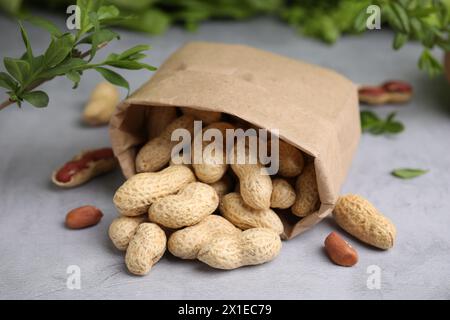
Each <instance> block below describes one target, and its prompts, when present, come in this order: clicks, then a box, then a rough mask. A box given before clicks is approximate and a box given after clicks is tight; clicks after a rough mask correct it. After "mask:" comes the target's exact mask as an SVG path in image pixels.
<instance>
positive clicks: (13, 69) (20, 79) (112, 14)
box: [0, 0, 156, 110]
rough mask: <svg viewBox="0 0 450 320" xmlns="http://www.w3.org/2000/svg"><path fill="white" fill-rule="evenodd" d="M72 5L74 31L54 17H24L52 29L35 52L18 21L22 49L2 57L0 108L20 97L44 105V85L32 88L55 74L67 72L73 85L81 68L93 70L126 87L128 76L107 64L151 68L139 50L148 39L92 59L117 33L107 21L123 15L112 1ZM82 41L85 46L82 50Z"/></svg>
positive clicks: (80, 0)
mask: <svg viewBox="0 0 450 320" xmlns="http://www.w3.org/2000/svg"><path fill="white" fill-rule="evenodd" d="M77 5H78V7H79V8H80V28H79V29H78V30H77V31H76V32H75V33H70V32H66V33H63V32H61V31H60V30H59V29H58V27H57V26H55V25H54V24H53V23H51V22H50V21H46V20H44V19H40V18H36V17H29V18H28V19H27V20H28V21H29V22H31V23H33V24H35V25H37V26H39V27H42V28H44V29H46V30H47V31H48V32H49V33H50V35H51V42H50V44H49V46H48V48H47V49H46V50H45V52H44V53H43V54H41V55H37V56H36V55H34V53H33V50H32V47H31V44H30V41H29V39H28V34H27V32H26V30H25V28H24V26H23V24H22V22H21V21H19V27H20V32H21V35H22V40H23V42H24V45H25V53H24V54H22V56H21V57H20V58H11V57H5V58H4V59H3V64H4V66H5V71H6V72H0V87H3V88H5V89H7V92H6V93H7V94H8V95H9V98H8V99H7V100H6V101H4V102H3V103H1V104H0V110H2V109H4V108H6V107H7V106H9V105H12V104H14V103H16V104H17V105H18V106H19V107H20V106H21V104H22V102H23V101H27V102H28V103H30V104H32V105H33V106H35V107H38V108H41V107H46V106H47V105H48V101H49V98H48V95H47V94H46V93H45V92H44V91H40V90H34V89H36V88H37V87H39V86H40V85H41V84H43V83H44V82H47V81H50V80H52V79H54V78H55V77H59V76H66V77H67V78H68V79H70V80H71V81H72V82H73V83H74V85H73V88H74V89H75V88H76V87H77V86H78V83H79V82H80V80H81V76H82V75H83V73H84V72H85V71H87V70H95V71H97V72H99V73H100V74H101V75H102V76H103V78H105V79H106V80H107V81H109V82H111V83H112V84H114V85H117V86H121V87H123V88H125V89H127V91H128V92H129V90H130V86H129V84H128V81H127V80H126V79H125V78H123V77H122V76H121V75H120V74H118V73H117V72H115V71H113V70H111V68H117V69H129V70H140V69H147V70H150V71H153V70H155V69H156V68H155V67H153V66H151V65H148V64H146V63H144V62H142V61H141V60H142V59H143V58H145V57H146V55H145V54H144V53H143V52H144V51H146V50H148V49H149V46H147V45H137V46H134V47H132V48H130V49H128V50H125V51H124V52H122V53H111V54H109V55H108V56H107V58H106V59H105V60H103V61H101V62H97V63H94V62H92V61H93V59H94V57H95V55H96V53H97V51H98V50H100V49H101V48H103V47H104V46H106V45H107V44H108V43H109V42H111V41H112V40H115V39H119V38H120V37H119V35H118V34H117V33H116V32H114V31H112V30H110V29H108V28H106V27H107V26H109V25H111V24H114V23H117V22H118V21H121V20H123V19H126V18H124V17H121V16H120V12H119V10H118V9H117V8H116V7H114V6H111V5H109V6H103V5H102V2H101V1H97V0H78V1H77ZM84 46H88V47H89V49H88V50H86V51H84V52H82V50H81V49H82V47H84Z"/></svg>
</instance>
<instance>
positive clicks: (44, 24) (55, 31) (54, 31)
mask: <svg viewBox="0 0 450 320" xmlns="http://www.w3.org/2000/svg"><path fill="white" fill-rule="evenodd" d="M25 20H26V21H28V22H30V23H32V24H34V25H35V26H38V27H40V28H43V29H45V30H47V31H48V32H49V33H50V34H51V35H52V36H54V37H60V36H61V35H62V33H61V31H60V30H59V28H58V27H57V26H56V25H55V24H54V23H53V22H51V21H48V20H46V19H43V18H39V17H34V16H29V17H27V18H25Z"/></svg>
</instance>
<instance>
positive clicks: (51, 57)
mask: <svg viewBox="0 0 450 320" xmlns="http://www.w3.org/2000/svg"><path fill="white" fill-rule="evenodd" d="M73 45H74V38H73V36H72V35H71V34H70V33H66V34H64V35H62V36H61V37H60V38H55V39H52V42H51V43H50V45H49V47H48V48H47V50H46V51H45V54H44V63H45V65H46V66H49V67H53V66H55V65H57V64H59V63H61V62H62V61H64V59H65V58H66V57H67V56H68V55H69V54H70V53H71V52H72V49H73Z"/></svg>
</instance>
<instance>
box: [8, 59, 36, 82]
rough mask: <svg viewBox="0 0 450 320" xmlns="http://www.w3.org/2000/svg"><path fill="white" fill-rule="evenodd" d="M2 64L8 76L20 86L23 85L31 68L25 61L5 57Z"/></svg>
mask: <svg viewBox="0 0 450 320" xmlns="http://www.w3.org/2000/svg"><path fill="white" fill-rule="evenodd" d="M3 64H4V65H5V68H6V70H7V71H8V72H9V74H10V75H11V76H13V78H14V79H16V80H17V81H18V82H19V83H20V84H23V83H24V82H25V80H26V79H27V78H28V76H29V73H30V69H31V68H30V64H29V63H28V62H27V61H25V60H20V59H13V58H9V57H5V58H4V59H3Z"/></svg>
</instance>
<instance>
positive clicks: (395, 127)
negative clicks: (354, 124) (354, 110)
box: [360, 111, 405, 135]
mask: <svg viewBox="0 0 450 320" xmlns="http://www.w3.org/2000/svg"><path fill="white" fill-rule="evenodd" d="M360 116H361V128H362V131H363V132H369V133H371V134H374V135H381V134H398V133H400V132H402V131H403V130H404V129H405V127H404V125H403V124H402V123H401V122H399V121H397V120H395V112H392V113H390V114H389V115H388V116H387V118H386V120H383V119H380V118H379V117H378V116H377V115H376V114H375V113H374V112H372V111H361V113H360Z"/></svg>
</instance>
